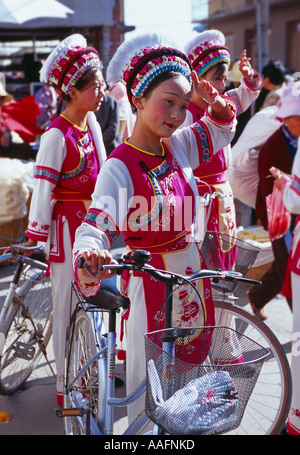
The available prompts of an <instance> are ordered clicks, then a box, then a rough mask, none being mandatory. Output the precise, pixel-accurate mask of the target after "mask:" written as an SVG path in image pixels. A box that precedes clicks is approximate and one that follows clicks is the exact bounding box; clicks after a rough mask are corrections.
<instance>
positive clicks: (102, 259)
mask: <svg viewBox="0 0 300 455" xmlns="http://www.w3.org/2000/svg"><path fill="white" fill-rule="evenodd" d="M81 256H82V257H83V258H84V260H85V262H86V264H87V265H88V266H89V268H90V270H91V272H92V273H93V274H94V276H93V280H95V276H96V281H100V280H104V279H105V278H110V277H112V276H113V275H114V271H112V270H104V271H100V270H99V269H100V267H101V265H106V264H110V263H111V262H112V259H113V258H112V255H111V254H110V252H109V251H108V250H86V251H85V252H84V253H83V254H82V255H81ZM77 273H78V275H79V276H80V278H81V280H82V281H85V282H86V281H87V278H89V280H88V281H90V278H91V277H92V275H90V274H89V272H88V271H87V270H86V269H85V268H78V269H77Z"/></svg>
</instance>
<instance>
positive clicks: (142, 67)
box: [106, 34, 191, 102]
mask: <svg viewBox="0 0 300 455" xmlns="http://www.w3.org/2000/svg"><path fill="white" fill-rule="evenodd" d="M165 71H176V72H179V73H181V74H183V75H184V76H185V77H186V78H187V79H188V81H189V82H190V83H191V65H190V62H189V60H188V58H187V56H186V55H185V53H184V52H182V51H180V50H178V49H177V48H176V47H175V46H174V44H173V43H172V44H171V43H170V42H168V40H167V39H166V38H165V37H162V36H159V35H157V34H149V35H142V36H138V37H136V38H133V39H131V40H128V41H125V42H124V43H122V44H121V46H120V47H119V48H118V49H117V51H116V53H115V55H114V56H113V58H112V59H111V61H110V63H109V65H108V68H107V76H106V79H107V82H108V84H114V83H116V82H117V81H122V82H123V83H124V84H125V85H126V88H127V95H128V98H129V101H130V102H131V99H132V96H133V95H134V96H136V97H137V98H139V97H142V96H143V95H144V93H145V91H146V89H147V88H148V87H149V85H150V84H151V82H152V81H153V80H154V79H155V77H157V76H158V75H159V74H161V73H163V72H165Z"/></svg>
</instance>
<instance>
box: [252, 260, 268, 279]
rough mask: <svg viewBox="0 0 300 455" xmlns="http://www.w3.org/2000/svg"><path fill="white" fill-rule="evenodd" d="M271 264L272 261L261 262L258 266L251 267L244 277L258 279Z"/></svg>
mask: <svg viewBox="0 0 300 455" xmlns="http://www.w3.org/2000/svg"><path fill="white" fill-rule="evenodd" d="M271 265H272V262H269V263H268V264H262V265H260V266H259V267H251V269H250V270H249V272H248V273H247V275H246V278H249V279H251V280H260V279H261V277H262V276H263V275H264V274H265V273H266V272H267V271H268V270H269V268H270V267H271Z"/></svg>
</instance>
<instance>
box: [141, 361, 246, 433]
mask: <svg viewBox="0 0 300 455" xmlns="http://www.w3.org/2000/svg"><path fill="white" fill-rule="evenodd" d="M148 376H149V382H150V386H151V393H152V397H153V400H154V402H155V404H156V409H155V411H154V419H153V420H155V422H156V423H157V424H158V425H160V426H162V427H163V428H164V429H165V430H166V431H167V432H168V433H170V434H174V435H176V434H181V435H182V434H190V435H192V434H205V433H207V434H209V433H220V432H224V431H227V430H229V429H230V428H232V427H233V426H234V425H235V423H236V413H237V407H238V393H237V390H236V387H235V385H234V383H233V381H232V379H231V377H230V375H229V373H228V372H227V371H221V370H216V371H213V372H212V373H207V374H205V375H204V376H202V377H200V378H196V379H193V380H191V381H190V382H189V383H188V384H186V385H185V386H184V387H183V388H182V389H179V390H177V391H176V392H175V393H174V395H172V396H171V397H170V398H169V399H168V400H166V401H164V400H163V394H162V388H161V383H160V379H159V376H158V373H157V370H156V367H155V364H154V361H153V360H150V361H149V362H148Z"/></svg>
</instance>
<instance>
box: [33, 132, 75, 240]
mask: <svg viewBox="0 0 300 455" xmlns="http://www.w3.org/2000/svg"><path fill="white" fill-rule="evenodd" d="M65 156H66V145H65V138H64V135H63V133H62V132H61V131H60V130H58V129H56V128H51V129H50V130H49V131H47V132H45V133H44V134H43V135H42V137H41V144H40V149H39V151H38V154H37V157H36V164H35V168H36V171H35V179H34V187H33V193H32V199H31V204H30V212H29V226H28V231H27V235H28V237H29V238H33V239H35V240H40V241H42V242H45V241H47V238H48V234H49V229H50V225H51V218H52V207H53V205H52V204H51V199H52V191H53V189H54V188H55V186H56V184H57V180H58V178H59V175H60V173H61V168H62V163H63V161H64V159H65Z"/></svg>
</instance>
